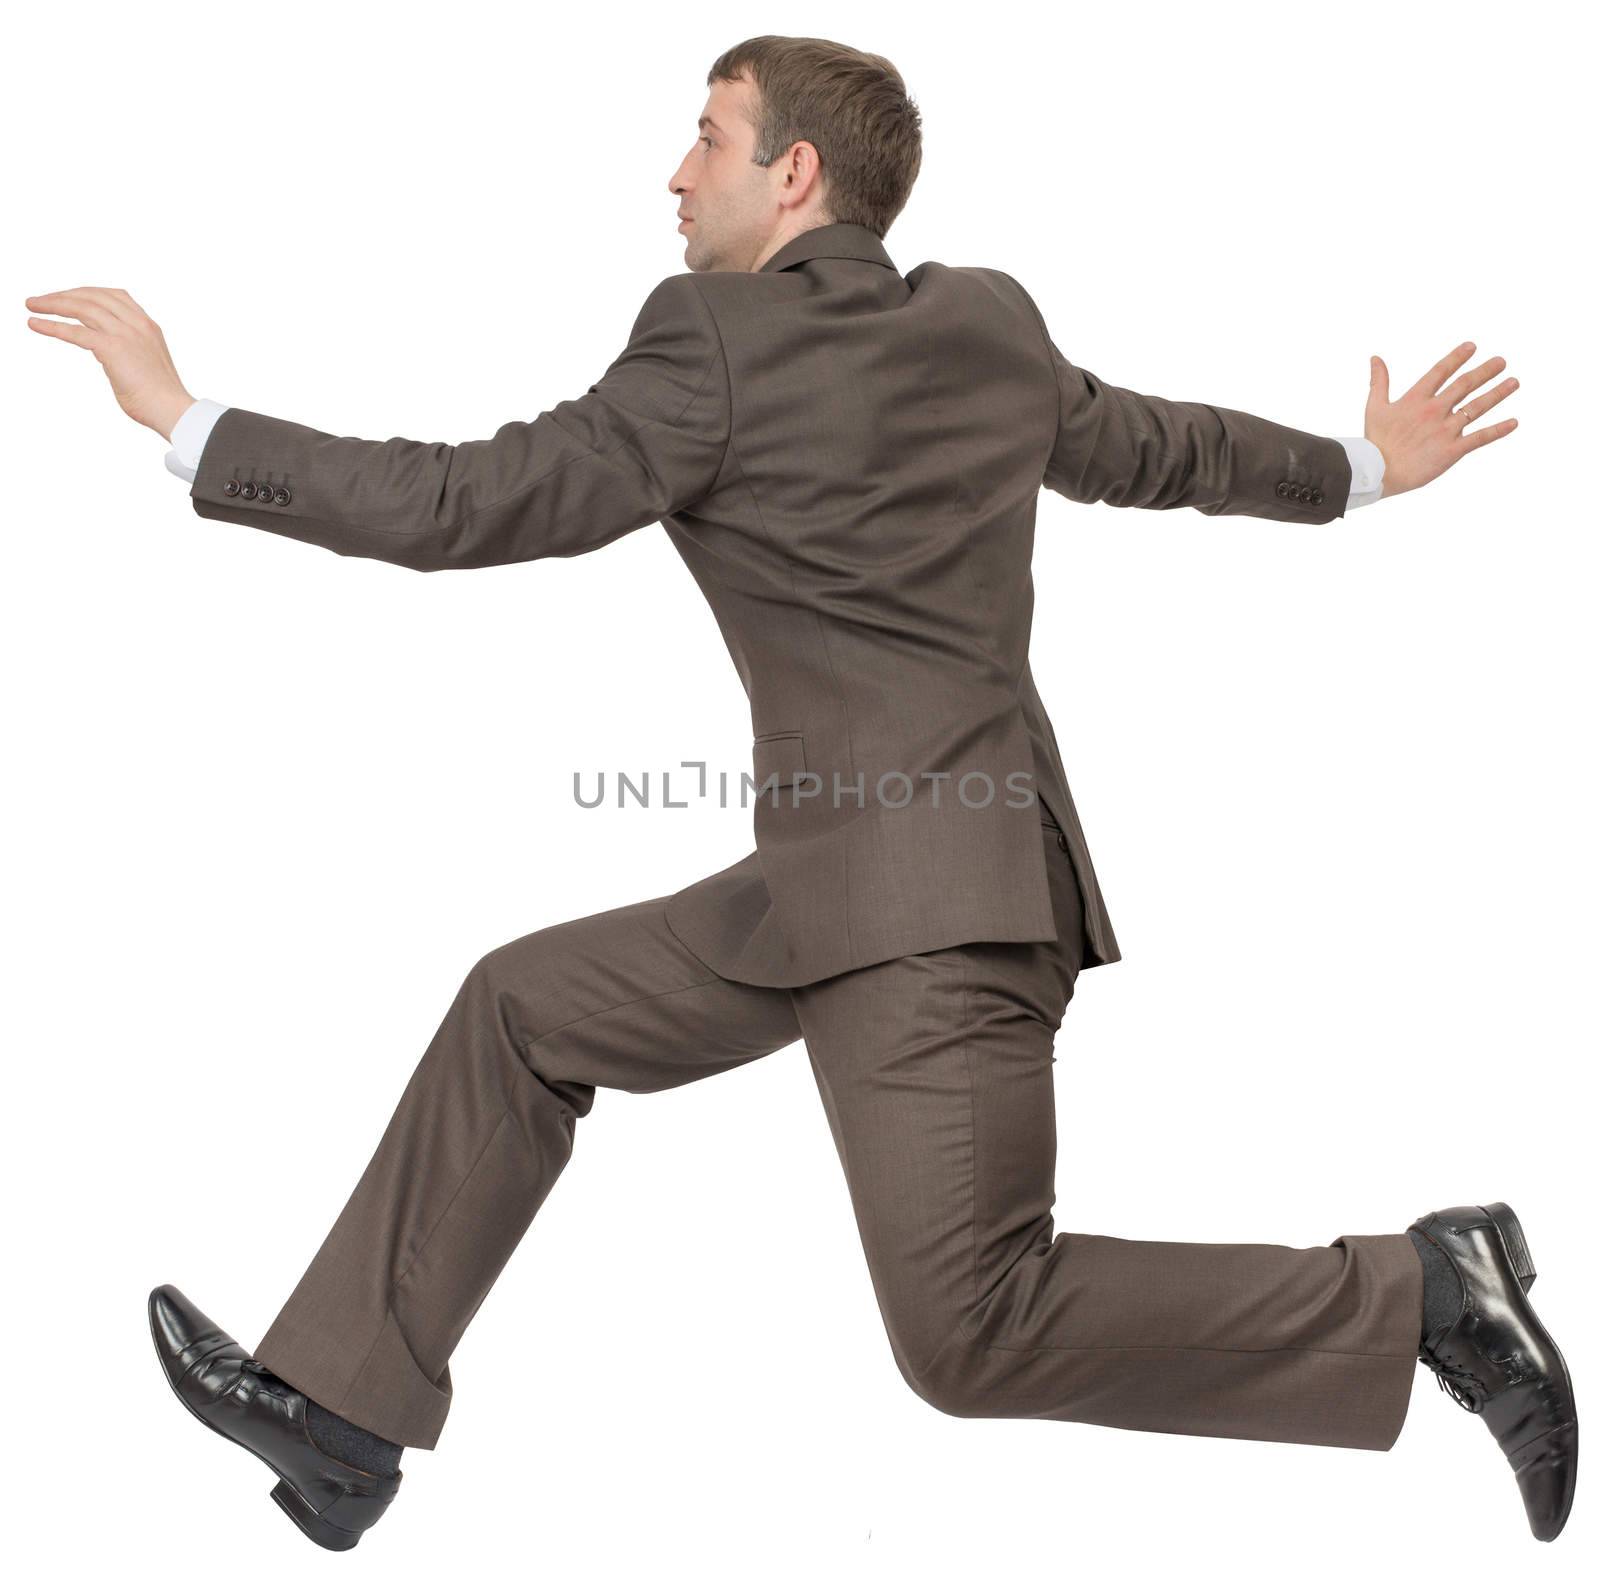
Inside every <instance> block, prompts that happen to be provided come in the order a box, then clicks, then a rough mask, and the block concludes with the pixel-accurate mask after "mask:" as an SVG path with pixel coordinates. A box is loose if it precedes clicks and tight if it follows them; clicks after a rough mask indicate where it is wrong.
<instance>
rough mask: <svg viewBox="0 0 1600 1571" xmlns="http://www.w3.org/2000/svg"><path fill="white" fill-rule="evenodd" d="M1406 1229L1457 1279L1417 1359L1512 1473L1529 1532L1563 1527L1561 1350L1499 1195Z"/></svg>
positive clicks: (1568, 1466) (1572, 1443)
mask: <svg viewBox="0 0 1600 1571" xmlns="http://www.w3.org/2000/svg"><path fill="white" fill-rule="evenodd" d="M1411 1225H1412V1227H1414V1228H1416V1229H1417V1231H1418V1232H1419V1233H1425V1234H1426V1235H1427V1236H1428V1237H1429V1238H1431V1239H1432V1240H1433V1241H1434V1242H1435V1243H1436V1244H1438V1246H1439V1247H1440V1248H1441V1249H1442V1250H1443V1251H1444V1253H1445V1256H1446V1258H1447V1259H1448V1260H1449V1261H1450V1263H1451V1264H1452V1265H1453V1266H1454V1267H1455V1270H1456V1275H1457V1276H1458V1277H1460V1279H1461V1288H1462V1303H1461V1313H1460V1315H1458V1316H1457V1317H1456V1319H1455V1320H1454V1321H1453V1322H1452V1323H1451V1324H1450V1325H1447V1326H1444V1327H1433V1328H1430V1329H1428V1330H1426V1331H1425V1332H1424V1335H1423V1339H1422V1344H1421V1348H1420V1350H1419V1353H1418V1356H1419V1357H1420V1358H1421V1360H1422V1362H1423V1363H1424V1364H1426V1365H1427V1366H1428V1368H1430V1369H1431V1370H1433V1372H1434V1374H1435V1375H1436V1376H1437V1377H1438V1381H1439V1385H1440V1388H1441V1389H1442V1390H1444V1391H1447V1392H1449V1394H1450V1395H1451V1397H1452V1398H1454V1400H1455V1401H1456V1402H1457V1403H1459V1404H1460V1405H1461V1406H1462V1407H1464V1408H1465V1409H1466V1410H1467V1411H1468V1412H1469V1413H1477V1414H1478V1415H1479V1416H1480V1417H1481V1418H1482V1419H1483V1421H1484V1422H1485V1423H1486V1424H1487V1425H1488V1426H1489V1429H1490V1432H1491V1433H1492V1434H1493V1435H1494V1437H1495V1439H1496V1440H1497V1441H1498V1442H1499V1444H1500V1449H1501V1450H1502V1451H1503V1452H1504V1453H1505V1457H1506V1460H1507V1461H1508V1462H1509V1463H1510V1464H1511V1470H1512V1472H1513V1473H1515V1474H1516V1475H1517V1487H1518V1488H1519V1489H1520V1490H1521V1491H1522V1504H1523V1506H1524V1508H1525V1509H1526V1511H1527V1513H1528V1526H1529V1527H1531V1528H1532V1529H1533V1536H1534V1537H1535V1538H1538V1539H1542V1540H1546V1541H1548V1540H1549V1539H1552V1538H1554V1537H1555V1536H1556V1535H1557V1534H1558V1533H1559V1532H1560V1531H1561V1529H1562V1528H1563V1527H1565V1526H1566V1522H1567V1516H1568V1514H1569V1513H1570V1512H1571V1510H1572V1496H1573V1491H1574V1490H1575V1488H1576V1487H1577V1481H1578V1410H1577V1407H1576V1405H1575V1404H1574V1402H1573V1397H1572V1380H1571V1377H1570V1376H1569V1375H1568V1374H1567V1365H1566V1361H1565V1360H1564V1359H1563V1358H1562V1356H1561V1350H1560V1348H1558V1347H1557V1346H1556V1344H1555V1342H1554V1340H1553V1339H1552V1338H1551V1336H1550V1333H1549V1332H1548V1331H1546V1330H1545V1328H1544V1325H1543V1323H1542V1322H1541V1321H1540V1319H1539V1317H1538V1315H1536V1314H1535V1313H1534V1312H1533V1306H1532V1305H1531V1304H1530V1303H1529V1302H1528V1295H1527V1291H1526V1290H1527V1288H1528V1287H1529V1286H1530V1285H1531V1284H1532V1282H1533V1278H1534V1270H1533V1260H1532V1257H1531V1256H1530V1255H1529V1253H1528V1245H1527V1240H1526V1239H1525V1238H1524V1237H1523V1234H1522V1224H1521V1223H1520V1222H1519V1221H1518V1220H1517V1214H1516V1212H1514V1211H1513V1210H1512V1209H1511V1207H1510V1206H1508V1205H1506V1204H1505V1203H1504V1202H1497V1203H1496V1204H1494V1205H1487V1206H1451V1207H1450V1208H1449V1209H1448V1210H1445V1211H1430V1212H1429V1213H1428V1214H1427V1215H1426V1216H1423V1217H1418V1218H1417V1220H1416V1221H1415V1222H1413V1223H1412V1224H1411Z"/></svg>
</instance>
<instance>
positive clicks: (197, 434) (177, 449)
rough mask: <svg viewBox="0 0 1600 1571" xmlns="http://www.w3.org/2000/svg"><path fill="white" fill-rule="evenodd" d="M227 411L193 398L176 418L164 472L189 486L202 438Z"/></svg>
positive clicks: (197, 466) (225, 407) (213, 402)
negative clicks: (176, 421) (166, 469)
mask: <svg viewBox="0 0 1600 1571" xmlns="http://www.w3.org/2000/svg"><path fill="white" fill-rule="evenodd" d="M227 408H228V405H227V404H219V403H216V402H215V401H214V400H212V399H210V398H197V399H196V400H195V401H194V402H193V403H192V404H190V405H189V407H188V408H187V409H185V410H184V412H183V413H182V414H181V415H179V416H178V423H177V424H176V425H175V426H173V428H172V438H171V440H172V446H171V447H169V448H168V449H167V468H168V469H170V470H171V471H172V473H173V474H175V475H176V476H177V477H178V478H179V479H180V480H187V481H189V482H190V483H191V484H193V482H194V477H195V475H196V473H197V472H198V471H199V468H200V454H201V453H202V452H203V451H204V449H205V445H206V438H207V437H208V436H210V435H211V428H212V426H214V425H215V424H216V423H217V417H218V416H219V415H221V414H222V413H223V412H224V411H225V410H226V409H227Z"/></svg>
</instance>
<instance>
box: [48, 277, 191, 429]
mask: <svg viewBox="0 0 1600 1571" xmlns="http://www.w3.org/2000/svg"><path fill="white" fill-rule="evenodd" d="M23 304H24V305H25V306H27V308H28V309H29V310H30V311H49V312H51V313H52V314H53V315H55V316H66V317H74V318H76V320H75V321H70V322H51V321H47V320H46V319H45V318H43V317H37V316H30V317H29V318H28V326H29V327H31V328H32V329H33V330H34V332H36V333H44V334H45V335H47V336H48V337H50V338H60V339H63V340H64V341H65V342H67V343H69V344H76V345H77V346H78V347H79V348H80V349H87V350H88V351H89V352H90V353H91V354H92V355H93V356H94V357H95V359H96V360H98V361H99V362H100V366H101V369H102V370H104V372H105V374H106V378H107V380H108V381H109V382H110V383H111V391H112V392H113V393H114V394H115V395H116V399H117V402H118V403H119V404H120V405H121V406H122V411H123V413H124V414H126V415H127V416H128V417H129V419H132V420H137V421H138V422H139V424H140V425H147V426H149V427H150V429H151V430H152V431H156V432H159V433H160V435H162V436H164V437H170V436H171V435H172V428H173V426H175V425H176V424H177V423H178V417H179V416H180V415H181V414H182V413H183V412H184V410H185V409H187V408H188V407H189V405H190V404H192V403H193V402H194V397H193V395H192V394H190V393H189V392H187V391H186V390H185V389H184V385H183V382H182V381H181V380H180V379H179V376H178V372H177V368H176V367H175V366H174V365H173V363H172V356H171V355H170V354H168V353H167V341H166V339H165V338H163V337H162V336H161V329H160V328H159V327H157V326H156V324H155V323H154V322H152V321H151V320H150V318H149V317H148V316H146V315H145V313H144V310H143V309H142V307H141V306H140V305H139V303H138V301H136V300H135V299H134V298H133V296H132V295H130V294H129V293H128V291H127V290H126V289H93V288H83V289H63V290H60V291H58V292H57V293H55V294H51V295H31V296H29V298H28V299H27V300H25V301H23Z"/></svg>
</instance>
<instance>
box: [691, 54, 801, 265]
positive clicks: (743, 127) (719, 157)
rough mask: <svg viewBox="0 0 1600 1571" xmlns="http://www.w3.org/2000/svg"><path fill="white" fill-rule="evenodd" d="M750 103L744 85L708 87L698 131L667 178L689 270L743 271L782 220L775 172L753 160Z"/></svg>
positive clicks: (750, 91) (751, 94)
mask: <svg viewBox="0 0 1600 1571" xmlns="http://www.w3.org/2000/svg"><path fill="white" fill-rule="evenodd" d="M756 104H757V94H756V89H755V87H754V86H753V84H751V83H750V82H747V81H738V82H717V83H714V84H713V85H712V88H711V93H710V96H709V97H708V98H707V99H706V104H705V108H704V109H702V110H701V111H700V125H699V133H700V134H699V136H698V138H697V139H696V141H695V144H694V146H693V147H692V148H690V149H689V152H688V155H687V156H686V157H685V158H684V160H683V162H682V163H681V164H679V165H678V170H677V173H676V174H674V175H673V177H672V181H671V189H672V191H673V193H674V194H675V195H676V196H677V198H678V213H679V216H680V217H681V218H683V219H684V220H685V222H683V223H682V224H681V225H680V229H681V231H682V234H683V237H684V241H685V248H684V257H683V259H684V265H685V266H686V267H688V268H689V269H690V271H691V272H696V273H706V272H733V271H738V272H749V271H750V270H751V269H752V268H753V267H754V266H755V265H756V259H757V258H758V257H759V256H760V255H761V253H762V251H763V250H764V249H765V247H766V244H767V241H768V240H769V239H770V238H771V235H772V232H773V230H774V229H775V228H776V227H777V225H778V223H779V220H780V219H781V218H782V216H783V209H782V207H781V206H780V205H779V203H778V201H777V199H776V191H777V189H778V186H779V185H780V184H781V181H782V179H783V172H782V170H781V169H779V168H778V167H777V166H774V167H773V168H772V169H763V168H762V167H761V166H760V165H759V164H757V163H755V162H753V155H754V153H755V145H756V133H755V109H756Z"/></svg>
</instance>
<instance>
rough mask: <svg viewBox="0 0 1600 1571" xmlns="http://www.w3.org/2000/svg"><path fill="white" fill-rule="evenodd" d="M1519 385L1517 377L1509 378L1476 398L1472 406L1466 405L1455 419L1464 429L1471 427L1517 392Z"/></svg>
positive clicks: (1457, 413)
mask: <svg viewBox="0 0 1600 1571" xmlns="http://www.w3.org/2000/svg"><path fill="white" fill-rule="evenodd" d="M1518 385H1519V384H1518V382H1517V379H1516V377H1514V376H1508V377H1507V378H1506V379H1505V381H1503V382H1502V383H1501V384H1500V385H1499V386H1498V387H1492V388H1490V389H1489V391H1488V392H1487V393H1485V394H1484V395H1483V396H1482V397H1481V398H1474V399H1473V400H1472V402H1471V403H1470V404H1465V405H1463V406H1462V407H1461V408H1460V409H1458V410H1456V413H1455V418H1456V419H1457V420H1459V421H1460V422H1461V424H1462V426H1463V427H1466V426H1469V425H1471V424H1472V422H1473V421H1474V420H1476V419H1478V418H1479V417H1480V416H1482V415H1485V414H1487V413H1488V412H1489V411H1490V410H1491V409H1493V408H1494V406H1495V405H1496V404H1498V403H1499V402H1500V400H1501V399H1502V398H1505V397H1507V396H1508V395H1509V394H1511V393H1514V392H1516V390H1517V387H1518Z"/></svg>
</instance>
